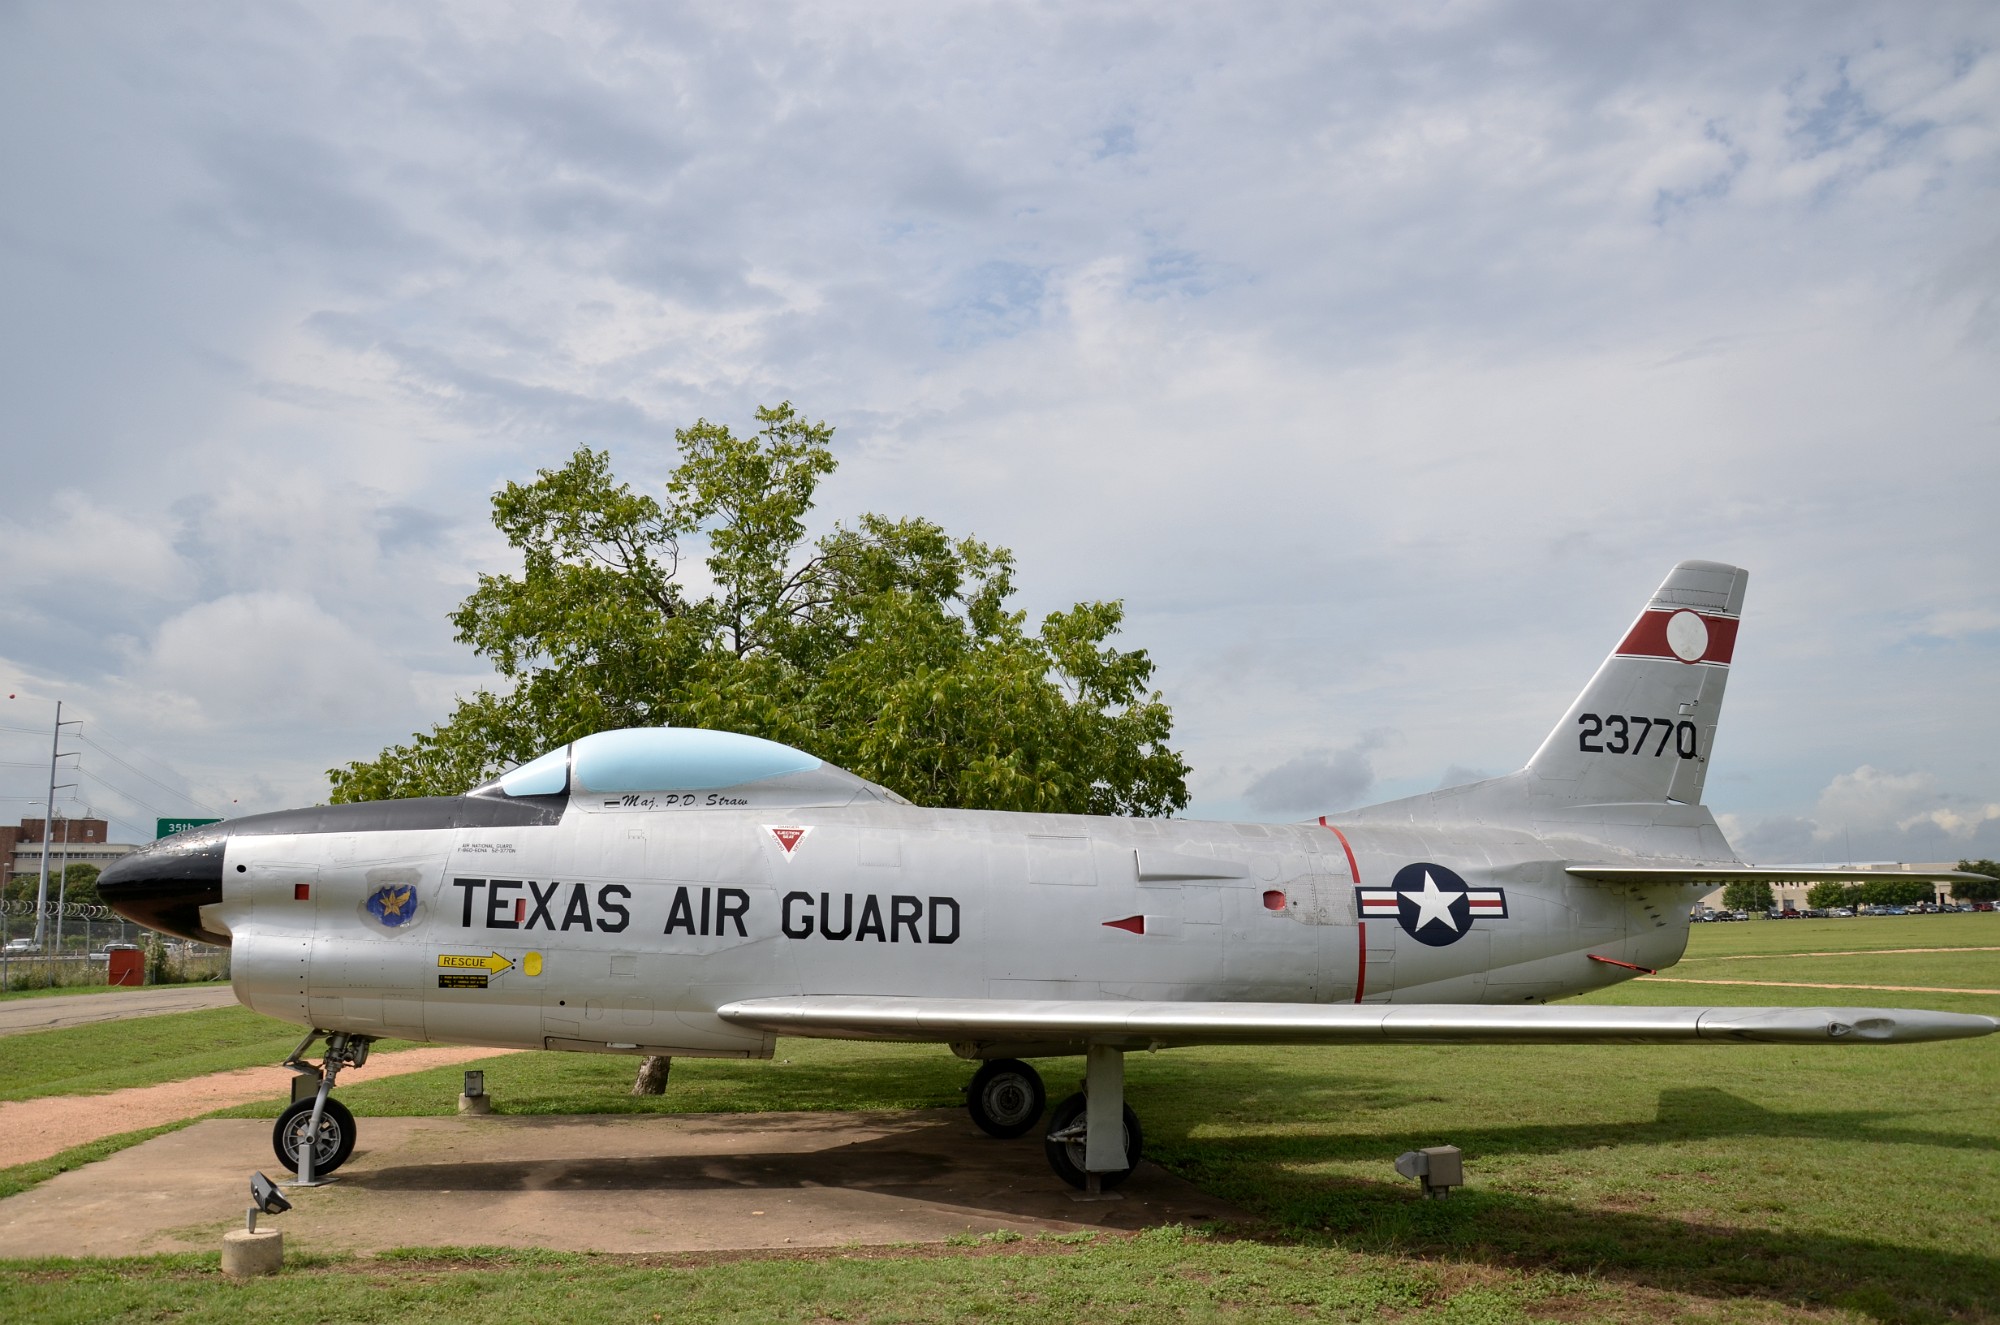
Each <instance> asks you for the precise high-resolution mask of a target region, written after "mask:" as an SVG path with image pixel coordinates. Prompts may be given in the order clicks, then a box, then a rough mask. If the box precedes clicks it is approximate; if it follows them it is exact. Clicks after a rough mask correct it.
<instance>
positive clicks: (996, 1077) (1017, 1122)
mask: <svg viewBox="0 0 2000 1325" xmlns="http://www.w3.org/2000/svg"><path fill="white" fill-rule="evenodd" d="M1048 1104H1049V1092H1048V1090H1047V1089H1046V1088H1045V1087H1044V1086H1043V1085H1042V1074H1041V1073H1040V1072H1037V1071H1035V1069H1034V1068H1032V1067H1029V1066H1028V1065H1027V1064H1026V1063H1024V1062H1022V1061H1021V1060H1020V1059H1018V1058H996V1059H994V1060H993V1061H992V1062H990V1063H983V1064H981V1065H980V1068H979V1071H978V1072H976V1073H974V1074H973V1077H972V1086H971V1087H970V1088H969V1089H968V1090H967V1091H966V1093H965V1107H966V1108H968V1109H970V1110H971V1111H972V1121H973V1122H975V1123H977V1124H978V1125H979V1130H980V1131H982V1132H984V1133H986V1135H988V1136H997V1137H999V1138H1000V1139H1001V1140H1003V1141H1004V1140H1008V1139H1011V1138H1013V1137H1017V1136H1026V1135H1027V1134H1028V1133H1030V1132H1032V1131H1034V1130H1035V1124H1036V1123H1039V1122H1040V1121H1041V1120H1042V1110H1043V1109H1045V1108H1047V1107H1048Z"/></svg>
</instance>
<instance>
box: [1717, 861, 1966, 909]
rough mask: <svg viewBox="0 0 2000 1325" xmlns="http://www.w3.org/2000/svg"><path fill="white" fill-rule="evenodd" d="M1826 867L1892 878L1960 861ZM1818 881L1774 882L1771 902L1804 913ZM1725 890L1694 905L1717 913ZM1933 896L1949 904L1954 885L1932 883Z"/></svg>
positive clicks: (1948, 867) (1954, 866) (1952, 867)
mask: <svg viewBox="0 0 2000 1325" xmlns="http://www.w3.org/2000/svg"><path fill="white" fill-rule="evenodd" d="M1827 868H1829V869H1843V870H1879V871H1880V872H1882V873H1883V874H1889V875H1893V874H1895V873H1897V872H1898V871H1906V870H1923V871H1925V872H1926V873H1929V872H1934V871H1937V870H1955V869H1957V868H1958V862H1957V861H1955V860H1940V861H1932V862H1929V863H1925V862H1922V861H1908V862H1905V861H1891V862H1886V863H1885V862H1880V861H1876V862H1870V863H1867V864H1861V865H1834V864H1829V865H1828V866H1827ZM1801 873H1804V871H1801ZM1817 882H1818V880H1817V879H1813V878H1810V877H1808V878H1806V879H1804V880H1802V881H1800V882H1797V883H1773V884H1772V885H1771V902H1772V904H1773V905H1774V906H1779V907H1786V906H1789V907H1792V908H1794V909H1796V910H1800V911H1803V910H1805V909H1806V905H1807V903H1806V894H1807V893H1809V892H1811V891H1812V889H1813V884H1815V883H1817ZM1843 882H1846V883H1853V882H1856V880H1853V879H1847V880H1843ZM1722 891H1723V890H1722V889H1720V888H1717V889H1716V890H1715V891H1714V892H1712V893H1709V894H1708V895H1706V896H1705V897H1703V898H1702V899H1701V900H1700V901H1698V902H1696V903H1695V905H1696V906H1706V907H1711V908H1713V909H1715V910H1721V909H1722ZM1931 893H1932V900H1934V901H1938V902H1949V901H1951V900H1952V897H1951V885H1950V884H1948V883H1935V884H1932V885H1931Z"/></svg>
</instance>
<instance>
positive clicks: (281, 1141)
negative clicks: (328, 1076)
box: [271, 1098, 355, 1178]
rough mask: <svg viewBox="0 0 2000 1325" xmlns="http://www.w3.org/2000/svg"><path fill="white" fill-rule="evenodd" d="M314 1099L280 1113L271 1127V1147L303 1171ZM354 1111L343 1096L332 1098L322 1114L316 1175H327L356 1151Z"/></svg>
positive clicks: (315, 1152) (286, 1163)
mask: <svg viewBox="0 0 2000 1325" xmlns="http://www.w3.org/2000/svg"><path fill="white" fill-rule="evenodd" d="M312 1111H313V1102H312V1101H311V1100H300V1101H298V1103H296V1104H293V1105H290V1106H288V1107H287V1108H286V1109H285V1111H284V1112H283V1113H281V1114H279V1115H278V1121H277V1124H276V1126H274V1127H272V1128H271V1149H272V1150H273V1151H275V1152H276V1153H277V1156H278V1162H279V1163H280V1164H283V1165H284V1166H285V1167H286V1168H288V1169H290V1170H291V1171H292V1172H294V1173H297V1172H298V1171H299V1152H300V1150H301V1149H302V1148H303V1147H302V1142H303V1141H304V1139H305V1132H306V1128H307V1127H309V1126H310V1125H311V1123H312ZM354 1133H355V1126H354V1115H353V1114H351V1113H349V1112H348V1111H347V1106H346V1105H345V1104H342V1103H341V1102H340V1101H339V1100H336V1099H332V1098H329V1099H328V1100H327V1102H326V1112H324V1113H322V1114H321V1115H320V1116H319V1144H317V1145H315V1146H314V1147H313V1177H315V1178H324V1177H325V1176H326V1175H327V1174H329V1173H331V1172H333V1171H334V1170H335V1169H337V1168H339V1167H340V1166H341V1165H342V1164H345V1163H346V1162H347V1157H348V1156H349V1155H352V1154H353V1153H354Z"/></svg>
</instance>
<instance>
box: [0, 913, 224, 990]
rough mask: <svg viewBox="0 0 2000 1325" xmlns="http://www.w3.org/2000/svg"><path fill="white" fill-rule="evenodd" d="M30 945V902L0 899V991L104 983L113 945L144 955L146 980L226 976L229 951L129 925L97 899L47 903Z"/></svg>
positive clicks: (32, 922)
mask: <svg viewBox="0 0 2000 1325" xmlns="http://www.w3.org/2000/svg"><path fill="white" fill-rule="evenodd" d="M41 916H42V925H41V929H42V941H41V943H40V945H39V946H38V945H36V943H35V918H36V912H35V904H34V903H33V902H31V901H0V992H5V991H7V990H12V989H49V988H57V987H65V988H66V987H69V986H72V985H73V986H76V987H78V988H84V987H87V986H91V985H104V984H108V983H110V966H111V953H112V952H113V951H114V950H115V948H114V945H119V946H123V947H127V948H138V949H139V950H140V951H142V952H144V953H145V960H146V983H147V984H182V983H185V982H188V981H193V980H217V979H223V980H226V979H228V978H229V950H228V949H227V948H218V947H215V946H213V945H211V944H207V943H189V942H187V941H185V940H182V939H177V938H170V937H168V936H166V935H163V934H157V933H155V932H154V931H152V930H150V929H147V928H145V927H144V926H143V925H135V924H133V923H132V922H131V921H129V920H126V919H125V918H123V917H122V916H120V915H119V914H118V913H117V912H115V911H113V910H112V909H111V908H110V907H108V906H104V905H102V904H99V903H85V902H70V903H68V904H66V905H57V904H56V903H54V902H50V903H48V904H47V905H46V906H44V907H42V908H41Z"/></svg>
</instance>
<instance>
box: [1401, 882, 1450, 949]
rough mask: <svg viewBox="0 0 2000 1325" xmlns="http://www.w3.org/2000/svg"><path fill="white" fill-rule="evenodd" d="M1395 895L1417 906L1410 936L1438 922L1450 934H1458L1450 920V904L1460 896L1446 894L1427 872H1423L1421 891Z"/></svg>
mask: <svg viewBox="0 0 2000 1325" xmlns="http://www.w3.org/2000/svg"><path fill="white" fill-rule="evenodd" d="M1396 895H1397V896H1398V897H1407V898H1409V899H1410V900H1411V901H1413V902H1415V903H1416V904H1417V923H1416V924H1414V925H1412V926H1410V932H1411V933H1412V934H1414V933H1416V932H1417V931H1418V930H1420V929H1422V928H1423V927H1424V926H1425V925H1428V924H1431V923H1433V922H1435V921H1439V920H1442V921H1443V922H1444V924H1445V927H1446V928H1447V929H1449V930H1451V932H1452V933H1454V934H1456V933H1457V932H1458V922H1457V921H1456V920H1453V919H1452V918H1451V904H1452V903H1453V902H1455V901H1457V900H1458V898H1459V897H1460V896H1461V894H1459V893H1448V892H1446V891H1445V890H1444V889H1442V888H1440V887H1438V886H1437V880H1435V879H1433V878H1432V877H1431V872H1430V871H1429V870H1425V871H1424V887H1423V891H1421V892H1402V893H1398V894H1396Z"/></svg>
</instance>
